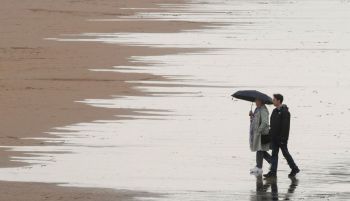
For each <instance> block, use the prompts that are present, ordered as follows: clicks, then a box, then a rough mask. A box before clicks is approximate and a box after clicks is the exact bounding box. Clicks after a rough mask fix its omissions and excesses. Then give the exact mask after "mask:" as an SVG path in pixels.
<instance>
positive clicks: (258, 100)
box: [255, 98, 264, 107]
mask: <svg viewBox="0 0 350 201" xmlns="http://www.w3.org/2000/svg"><path fill="white" fill-rule="evenodd" d="M255 105H256V107H261V106H263V105H264V102H263V101H262V100H260V99H258V98H257V99H255Z"/></svg>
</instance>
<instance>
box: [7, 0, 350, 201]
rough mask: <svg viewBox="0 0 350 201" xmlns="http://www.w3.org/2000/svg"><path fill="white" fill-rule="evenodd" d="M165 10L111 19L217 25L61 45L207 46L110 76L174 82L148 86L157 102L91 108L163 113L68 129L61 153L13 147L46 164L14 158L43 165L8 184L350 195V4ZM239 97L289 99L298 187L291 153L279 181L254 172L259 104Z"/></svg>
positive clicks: (208, 196) (134, 100)
mask: <svg viewBox="0 0 350 201" xmlns="http://www.w3.org/2000/svg"><path fill="white" fill-rule="evenodd" d="M164 8H166V9H168V10H171V12H168V13H164V12H154V13H152V12H148V11H142V12H140V13H138V14H137V15H135V16H132V17H128V18H126V17H124V18H119V19H105V20H140V19H141V18H142V20H180V21H181V20H186V21H196V22H208V21H209V22H214V23H215V26H214V25H213V26H210V27H208V28H207V29H200V30H187V31H183V32H180V33H115V34H110V33H84V34H82V35H71V36H64V37H62V38H60V39H58V38H56V39H53V40H61V41H77V40H80V41H96V42H105V43H116V44H127V45H135V46H151V47H159V48H162V47H181V48H202V49H203V50H202V51H197V52H193V53H186V54H172V55H161V56H138V57H131V58H130V59H131V60H132V61H134V62H135V63H150V64H152V65H151V66H148V65H147V66H139V65H138V66H115V68H114V69H112V70H111V69H106V71H111V73H113V71H118V72H147V73H152V74H157V75H163V76H166V77H168V78H169V79H170V81H169V82H154V81H152V82H151V81H143V84H144V85H143V87H140V90H146V91H150V92H154V96H151V97H139V96H124V97H115V98H114V99H108V100H101V99H93V100H92V99H91V100H84V101H82V102H84V103H86V104H90V105H93V106H96V107H111V108H113V107H117V108H136V109H140V111H141V110H142V111H144V109H152V110H153V111H151V110H150V111H149V112H144V113H145V114H147V115H142V114H140V116H132V118H131V119H125V120H115V121H103V120H101V121H96V122H92V123H80V124H74V125H69V126H66V127H62V128H58V129H57V132H52V133H53V134H58V135H59V136H60V137H61V138H58V139H57V141H64V142H65V143H64V144H63V145H62V146H40V147H10V148H12V149H14V150H17V151H26V152H28V153H31V152H36V153H37V157H18V158H14V160H19V161H27V162H29V163H32V165H30V166H28V167H22V168H3V169H1V170H0V173H1V178H0V179H2V180H12V181H39V182H59V183H66V184H65V185H70V186H90V187H111V188H117V189H130V190H144V191H152V192H158V193H165V194H167V195H166V196H165V197H161V198H158V199H160V200H233V199H235V200H271V199H273V200H277V199H290V200H300V199H304V200H320V199H321V200H323V199H324V200H342V199H343V200H348V199H350V191H349V189H350V168H349V165H350V155H349V150H350V136H349V131H350V124H349V123H348V119H349V118H350V104H349V103H348V100H347V98H348V97H349V95H348V94H349V93H348V91H349V88H350V79H349V78H350V74H349V72H350V66H349V65H350V43H349V41H350V28H349V26H346V25H347V24H348V22H349V19H350V12H349V11H350V2H349V1H340V0H339V1H336V0H328V1H326V0H323V1H311V0H309V1H288V2H286V1H284V2H281V1H243V0H240V1H224V0H220V1H219V0H217V1H212V0H211V1H209V0H208V1H189V3H188V4H186V5H184V6H175V5H167V4H164ZM91 20H95V19H91ZM99 20H100V21H103V20H104V19H102V20H101V19H99ZM101 23H102V22H101ZM92 70H94V69H92ZM169 84H170V85H169ZM240 89H258V90H261V91H264V92H266V93H269V94H272V93H274V92H281V93H283V94H284V95H285V97H286V104H288V106H289V107H290V111H291V113H292V124H291V134H290V142H289V146H290V151H291V153H292V155H293V157H294V159H295V161H296V163H297V164H298V165H299V167H300V168H301V169H302V172H301V173H300V175H298V177H297V180H290V179H288V178H287V174H288V173H289V168H288V166H287V164H286V162H285V161H284V159H283V157H282V155H281V156H280V165H279V177H278V179H277V181H264V180H262V179H261V178H259V177H255V176H252V175H249V173H248V170H249V169H250V168H251V167H253V166H254V161H255V155H254V153H252V152H250V150H249V145H248V127H249V125H248V123H249V121H248V112H249V109H250V104H249V103H247V102H244V101H237V100H232V99H231V98H230V95H231V94H232V93H233V92H234V91H236V90H240ZM169 92H172V93H169ZM174 92H178V93H174ZM272 109H273V108H272V107H271V106H270V107H269V110H270V111H272ZM47 140H51V141H56V139H51V138H50V139H47ZM52 151H55V152H58V153H59V152H67V151H69V152H72V153H71V154H57V153H56V154H54V153H48V152H52ZM267 169H268V167H267V165H265V167H264V170H265V171H267ZM152 200H156V198H152Z"/></svg>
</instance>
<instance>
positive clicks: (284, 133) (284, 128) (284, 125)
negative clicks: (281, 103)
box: [281, 111, 290, 143]
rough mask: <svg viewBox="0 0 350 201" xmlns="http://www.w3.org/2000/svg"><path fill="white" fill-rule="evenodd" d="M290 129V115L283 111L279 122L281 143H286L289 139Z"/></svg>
mask: <svg viewBox="0 0 350 201" xmlns="http://www.w3.org/2000/svg"><path fill="white" fill-rule="evenodd" d="M289 128H290V113H289V111H285V112H283V113H282V120H281V143H287V141H288V137H289Z"/></svg>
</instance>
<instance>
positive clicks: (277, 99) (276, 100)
mask: <svg viewBox="0 0 350 201" xmlns="http://www.w3.org/2000/svg"><path fill="white" fill-rule="evenodd" d="M272 102H273V105H274V106H275V107H279V106H281V105H282V103H283V96H282V94H273V99H272Z"/></svg>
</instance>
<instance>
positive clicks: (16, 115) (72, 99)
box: [0, 0, 204, 200]
mask: <svg viewBox="0 0 350 201" xmlns="http://www.w3.org/2000/svg"><path fill="white" fill-rule="evenodd" d="M167 2H169V3H183V2H184V1H183V0H169V1H166V2H164V1H160V0H156V1H152V3H149V2H148V1H146V0H143V1H132V2H130V1H126V0H125V1H118V2H115V1H112V0H103V1H98V2H95V1H89V2H85V1H82V2H80V1H75V2H72V1H68V0H65V1H59V2H57V1H43V0H39V1H35V2H32V1H18V0H16V1H12V0H6V1H4V2H2V7H1V8H0V11H1V12H0V13H1V14H0V20H1V22H2V29H1V32H2V33H1V34H2V39H1V45H0V68H1V71H2V72H1V75H0V91H1V95H0V96H1V101H2V107H1V114H6V115H1V119H0V121H1V122H2V129H1V133H0V144H1V146H14V145H15V146H21V145H23V146H28V145H31V146H40V145H44V144H45V142H42V141H39V140H29V139H26V140H24V139H22V138H33V137H51V136H52V135H51V134H47V133H46V132H47V131H50V130H52V129H53V128H55V127H60V126H65V125H69V124H74V123H79V122H91V121H93V120H101V119H103V120H110V119H118V118H120V117H118V115H125V114H133V113H137V111H133V110H128V109H105V108H98V107H92V106H88V105H87V104H84V103H79V102H76V101H81V100H84V99H91V98H109V97H112V95H141V94H142V95H149V94H146V93H144V92H141V91H139V90H137V89H134V87H135V86H137V84H132V83H126V82H125V81H137V80H166V79H165V78H162V77H160V76H155V75H150V74H139V73H132V74H130V73H117V72H113V73H111V72H93V71H90V70H89V69H92V68H94V69H99V68H103V69H106V68H109V67H112V66H116V65H128V64H130V63H129V61H128V57H129V56H137V55H142V56H144V55H161V54H168V53H178V52H182V51H189V50H185V49H184V50H181V49H175V48H174V49H170V48H148V47H130V46H123V45H116V44H101V43H94V42H58V41H52V40H45V38H49V37H59V36H60V35H61V34H80V33H84V32H106V33H108V32H132V31H136V32H176V31H180V30H184V29H194V28H200V27H201V26H203V25H204V23H192V22H164V21H163V22H162V21H160V22H157V23H155V22H147V21H133V22H125V21H110V22H100V21H88V20H87V19H91V18H106V17H108V18H111V17H116V18H117V17H118V16H123V15H132V14H133V13H134V12H137V9H121V8H123V7H132V8H134V7H135V8H145V7H149V8H150V7H156V4H157V3H167ZM52 137H54V136H52ZM21 154H22V153H19V152H11V151H7V150H6V148H0V166H1V167H14V166H22V165H25V164H21V163H17V162H13V161H11V159H10V158H11V157H15V156H21ZM42 185H44V186H45V188H42ZM0 186H1V188H2V189H7V191H6V192H7V195H6V196H15V197H8V199H10V200H11V199H16V200H21V199H25V200H26V199H28V196H27V195H28V193H29V192H30V191H31V190H33V189H37V190H38V191H39V192H38V194H46V193H48V194H50V193H51V194H52V193H53V192H61V193H62V194H66V193H67V192H68V191H72V193H71V195H76V194H75V193H74V192H73V191H77V192H78V194H79V193H81V194H83V193H84V192H91V189H88V190H86V189H85V190H84V188H74V189H75V190H72V189H71V188H67V187H59V186H55V185H51V184H41V183H25V182H24V183H22V182H5V181H4V182H1V183H0ZM10 186H13V188H7V187H10ZM17 188H18V189H21V190H23V193H15V192H16V191H15V189H16V190H18V189H17ZM11 189H13V192H12V191H11ZM93 191H94V192H95V191H96V192H97V194H98V192H100V190H93ZM102 192H103V191H102ZM112 194H114V193H112ZM117 194H118V192H117ZM131 194H135V193H131ZM136 194H137V193H136ZM3 196H4V195H2V198H4V197H3ZM21 196H24V197H21ZM33 196H34V195H33ZM106 196H107V197H106V199H107V200H108V195H106ZM109 196H110V195H109ZM131 197H132V196H130V198H131ZM109 198H110V197H109ZM124 198H125V197H124ZM124 198H122V199H123V200H124ZM36 199H39V198H36ZM96 199H97V198H96ZM45 200H50V198H49V197H48V198H46V199H45ZM63 200H64V199H63ZM99 200H103V199H100V198H99Z"/></svg>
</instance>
